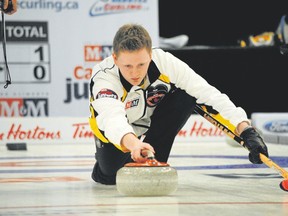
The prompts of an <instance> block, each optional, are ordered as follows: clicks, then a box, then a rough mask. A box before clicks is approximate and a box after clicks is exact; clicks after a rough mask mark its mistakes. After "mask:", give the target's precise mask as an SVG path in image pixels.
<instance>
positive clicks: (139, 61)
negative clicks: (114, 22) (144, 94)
mask: <svg viewBox="0 0 288 216" xmlns="http://www.w3.org/2000/svg"><path fill="white" fill-rule="evenodd" d="M113 58H114V62H115V64H116V65H117V66H118V68H119V69H120V72H121V74H122V76H123V77H124V78H125V80H127V81H128V82H129V83H130V84H131V85H133V86H136V85H140V84H141V82H142V80H143V79H144V77H145V76H146V74H147V72H148V67H149V64H150V61H151V53H149V52H148V51H147V49H145V48H143V49H141V50H136V51H124V52H120V53H119V55H118V56H116V55H115V54H114V53H113Z"/></svg>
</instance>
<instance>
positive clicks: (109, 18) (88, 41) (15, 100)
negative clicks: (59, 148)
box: [0, 0, 159, 122]
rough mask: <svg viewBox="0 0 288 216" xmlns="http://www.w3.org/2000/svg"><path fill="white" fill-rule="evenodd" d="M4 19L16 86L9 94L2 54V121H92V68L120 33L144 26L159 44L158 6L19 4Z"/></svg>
mask: <svg viewBox="0 0 288 216" xmlns="http://www.w3.org/2000/svg"><path fill="white" fill-rule="evenodd" d="M5 19H6V38H7V46H6V47H7V59H8V66H9V68H10V72H11V78H12V84H11V85H9V86H8V88H7V89H4V81H5V73H4V68H5V67H4V57H3V54H1V55H0V84H1V86H0V118H2V117H47V116H52V117H62V116H68V117H88V116H89V107H88V104H89V79H90V76H91V72H92V67H93V66H94V65H95V63H97V62H99V61H101V60H102V59H104V58H105V57H107V56H109V55H110V54H111V49H112V40H113V37H114V35H115V33H116V31H117V30H118V28H119V27H120V26H121V25H123V24H124V23H129V22H133V23H139V24H142V25H143V26H144V27H146V28H147V30H148V31H149V32H150V34H151V37H152V40H153V46H157V45H158V40H159V26H158V22H159V21H158V0H139V1H119V0H18V11H17V12H16V13H15V14H13V15H9V16H8V15H7V16H5ZM1 46H2V45H1ZM0 48H1V50H2V47H0ZM1 121H2V119H1V120H0V122H1Z"/></svg>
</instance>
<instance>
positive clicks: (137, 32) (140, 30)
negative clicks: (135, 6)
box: [113, 24, 152, 55]
mask: <svg viewBox="0 0 288 216" xmlns="http://www.w3.org/2000/svg"><path fill="white" fill-rule="evenodd" d="M142 48H146V49H147V51H149V52H151V50H152V40H151V37H150V35H149V33H148V31H147V30H146V29H145V28H144V27H143V26H141V25H138V24H125V25H123V26H122V27H120V28H119V29H118V31H117V32H116V34H115V37H114V40H113V52H114V53H115V54H116V55H118V54H119V53H120V52H121V51H136V50H140V49H142Z"/></svg>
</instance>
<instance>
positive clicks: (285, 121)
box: [251, 113, 288, 144]
mask: <svg viewBox="0 0 288 216" xmlns="http://www.w3.org/2000/svg"><path fill="white" fill-rule="evenodd" d="M251 121H252V124H253V126H255V127H256V128H258V129H259V130H260V131H261V133H262V135H263V138H264V140H265V141H266V142H269V143H279V144H288V113H252V114H251Z"/></svg>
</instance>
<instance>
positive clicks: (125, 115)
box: [89, 24, 268, 185]
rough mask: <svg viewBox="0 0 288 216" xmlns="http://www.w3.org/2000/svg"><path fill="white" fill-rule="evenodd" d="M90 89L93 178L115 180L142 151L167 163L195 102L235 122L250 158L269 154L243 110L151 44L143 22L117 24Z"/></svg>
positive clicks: (139, 158) (141, 156) (254, 159)
mask: <svg viewBox="0 0 288 216" xmlns="http://www.w3.org/2000/svg"><path fill="white" fill-rule="evenodd" d="M90 93H91V99H90V110H91V116H90V120H89V121H90V126H91V129H92V131H93V132H94V134H95V143H96V154H95V158H96V163H95V166H94V169H93V172H92V179H93V180H94V181H96V182H99V183H102V184H109V185H110V184H111V185H113V184H116V172H117V170H118V169H120V168H121V167H123V166H124V165H125V164H126V163H128V162H132V161H135V162H143V161H145V160H146V158H145V155H144V153H143V152H145V151H143V150H149V151H152V152H153V153H154V154H155V157H156V159H157V160H158V161H160V162H167V160H168V157H169V154H170V150H171V148H172V144H173V142H174V139H175V137H176V135H177V133H178V132H179V130H180V129H181V128H182V127H183V125H184V124H185V123H186V121H187V120H188V118H189V117H190V115H191V114H192V113H193V110H194V107H195V105H196V103H197V104H205V105H206V106H208V107H210V109H212V110H214V112H215V111H216V112H219V113H220V115H221V116H222V117H223V118H225V119H227V120H229V121H230V122H231V124H233V125H235V126H236V131H235V132H236V133H237V134H239V135H240V136H241V137H242V138H243V139H244V142H245V145H246V147H247V148H248V149H249V150H250V153H249V160H250V161H251V162H252V163H262V161H261V160H260V158H259V153H263V154H265V155H266V156H268V150H267V147H266V145H265V144H264V142H263V140H262V138H261V136H260V135H259V134H258V133H257V131H256V130H255V129H254V128H253V127H251V126H250V121H249V119H248V118H247V115H246V113H245V111H244V110H243V109H242V108H240V107H236V106H235V105H234V104H233V102H231V101H230V100H229V98H228V97H227V95H225V94H223V93H221V92H220V91H219V90H217V89H216V88H215V87H213V86H211V85H209V84H208V83H207V81H205V80H204V79H203V78H202V77H201V76H199V75H198V74H197V73H195V72H194V71H193V69H191V68H190V67H189V66H188V65H187V64H186V63H184V62H183V61H181V60H180V59H178V58H176V57H175V56H173V55H172V54H170V53H168V52H164V51H163V50H161V49H156V48H155V49H153V48H152V42H151V38H150V36H149V33H148V32H147V30H146V29H145V28H143V27H142V26H141V25H137V24H126V25H123V26H122V27H120V29H119V30H118V31H117V33H116V35H115V37H114V41H113V54H112V55H111V56H110V57H108V58H106V59H104V60H103V61H102V62H101V63H99V64H97V65H96V66H95V67H94V68H93V74H92V77H91V83H90ZM142 139H143V140H142Z"/></svg>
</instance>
